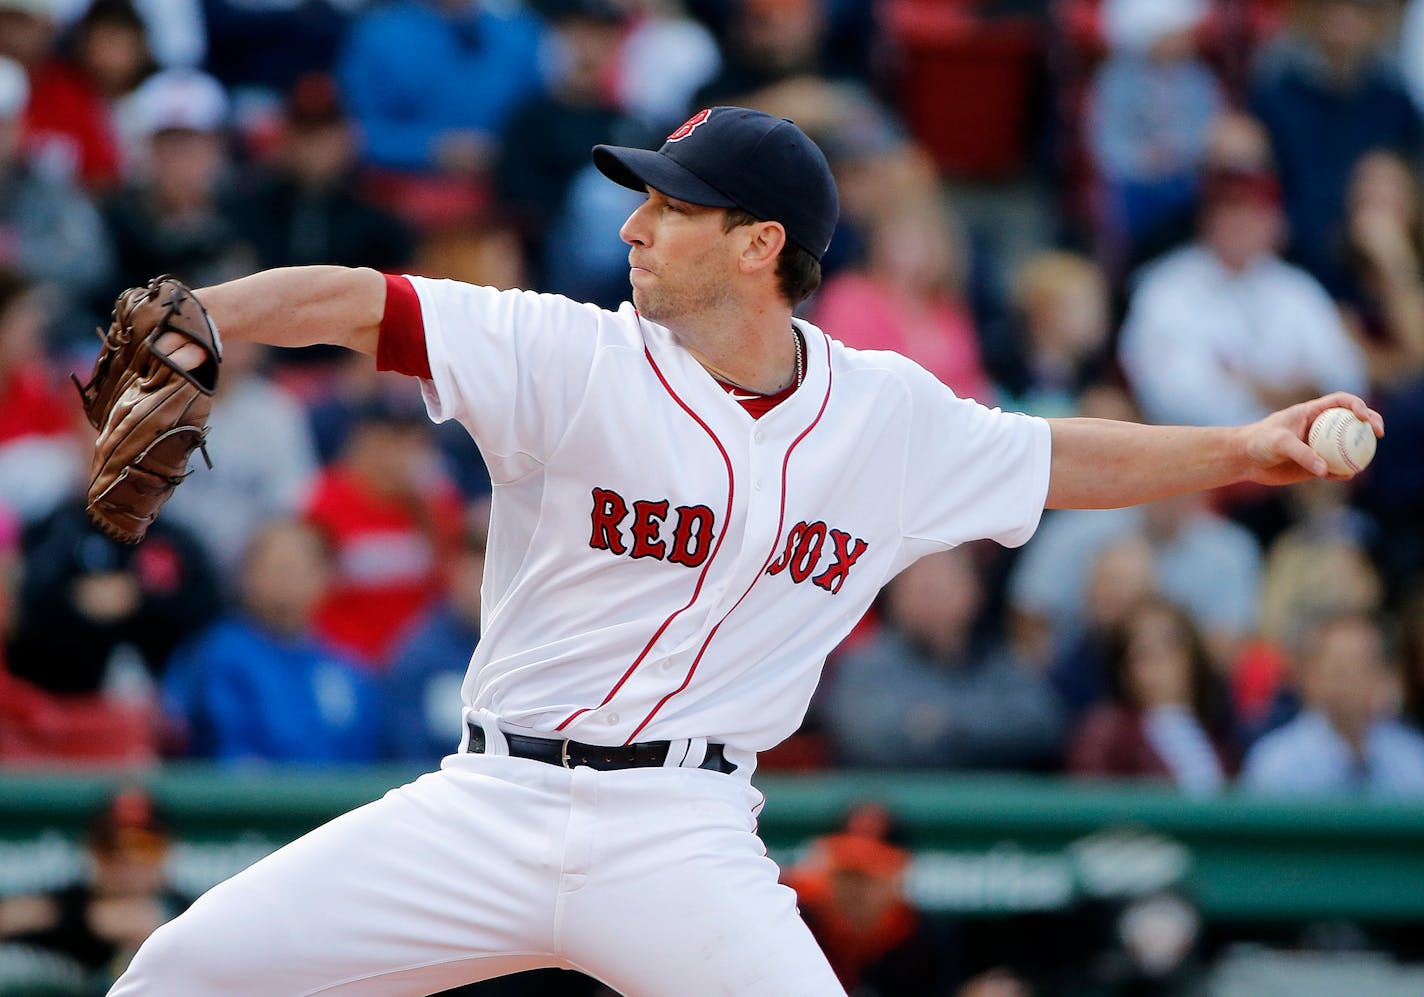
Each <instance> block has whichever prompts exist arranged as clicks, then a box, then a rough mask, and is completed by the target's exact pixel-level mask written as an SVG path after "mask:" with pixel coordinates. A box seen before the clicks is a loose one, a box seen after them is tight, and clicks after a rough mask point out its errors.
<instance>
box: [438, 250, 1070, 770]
mask: <svg viewBox="0 0 1424 997" xmlns="http://www.w3.org/2000/svg"><path fill="white" fill-rule="evenodd" d="M411 283H412V284H413V286H414V288H415V290H416V293H417V295H418V297H419V305H420V321H421V324H422V325H423V335H424V340H425V345H426V355H427V358H428V360H429V365H430V371H431V375H432V379H431V380H428V381H422V389H423V392H424V396H425V401H426V404H427V407H428V409H429V412H430V415H431V417H432V418H434V419H436V420H437V421H443V420H446V419H456V420H458V421H459V422H460V423H462V424H463V425H464V426H465V427H466V428H467V429H468V430H469V432H470V434H471V435H472V436H473V437H474V439H475V440H476V442H477V443H478V444H479V446H480V449H481V451H482V453H483V454H484V457H485V460H486V462H487V463H488V466H489V471H490V476H491V480H492V481H493V483H494V496H493V509H492V514H491V515H492V521H491V529H490V546H489V550H488V555H487V561H486V569H485V580H484V620H483V624H482V628H481V632H482V637H481V640H480V644H479V647H478V649H477V650H476V651H475V654H474V657H473V659H472V661H471V664H470V670H469V673H468V675H467V677H466V680H465V683H464V688H463V696H464V699H465V703H466V706H467V707H468V708H469V709H471V710H487V711H489V712H491V713H493V714H495V715H497V716H498V717H499V718H500V720H501V722H502V723H503V724H504V725H506V726H507V727H509V728H512V729H522V728H527V729H528V730H530V731H531V732H532V733H536V734H544V735H553V736H562V737H568V738H572V739H575V740H580V741H586V742H590V743H595V744H623V743H629V742H632V741H645V740H655V739H664V738H666V739H673V740H676V739H680V738H700V737H705V738H709V739H711V740H714V741H721V742H723V743H725V744H726V745H727V746H728V748H729V749H730V750H729V751H728V755H729V757H731V758H733V760H735V761H737V762H738V763H739V764H740V765H741V766H743V768H742V771H743V772H744V773H746V774H749V773H750V769H751V765H752V758H751V755H752V754H753V753H754V752H757V751H760V750H764V749H766V748H769V747H771V746H773V745H775V744H776V743H778V742H779V741H781V740H782V739H783V738H785V737H786V736H788V735H789V734H791V733H792V732H794V731H795V730H796V728H797V726H798V725H799V724H800V722H801V720H802V717H803V716H804V714H805V711H806V708H807V705H808V703H809V702H810V698H811V694H812V691H813V690H814V688H815V686H816V682H817V679H818V677H819V674H820V669H821V665H822V662H823V661H824V660H825V657H826V655H827V654H828V653H829V652H830V651H831V650H832V649H833V648H834V647H835V646H836V644H837V643H838V642H839V641H840V640H841V639H842V638H844V637H845V635H846V634H847V633H848V632H849V631H850V630H851V628H852V627H853V626H854V625H855V623H856V622H857V621H858V620H859V619H860V617H861V616H862V614H863V613H864V612H865V610H866V608H867V607H868V606H869V605H870V602H871V600H872V599H873V598H874V597H875V594H876V592H877V591H878V590H879V589H880V587H881V586H882V584H883V583H884V582H885V581H886V580H887V579H888V578H890V577H891V576H892V575H893V574H895V573H896V572H897V571H899V570H900V569H901V568H903V567H905V566H906V565H907V564H909V563H910V562H911V561H913V560H915V559H916V558H918V557H920V556H922V555H924V554H927V553H930V552H932V551H935V550H941V549H944V548H947V547H951V546H954V545H956V544H959V543H962V542H964V541H968V540H975V539H979V538H992V539H994V540H997V541H998V542H1000V543H1002V544H1005V545H1010V546H1013V545H1017V544H1021V543H1023V542H1024V541H1025V540H1027V539H1028V537H1029V536H1030V535H1031V534H1032V532H1033V530H1034V528H1035V526H1036V525H1037V523H1038V520H1039V517H1040V515H1041V512H1042V510H1043V505H1044V500H1045V496H1046V494H1047V489H1048V476H1049V451H1050V439H1049V428H1048V425H1047V423H1045V422H1044V421H1042V420H1040V419H1034V418H1030V417H1028V416H1024V415H1018V414H1006V413H1002V412H1000V411H998V410H991V409H987V408H984V407H983V406H981V405H979V404H977V403H975V402H973V401H969V400H965V399H960V398H957V397H956V396H955V395H954V394H953V393H952V392H951V391H950V390H949V389H948V388H946V387H945V386H944V385H943V384H941V383H940V382H939V381H937V380H935V379H934V378H933V377H932V376H931V375H929V374H928V373H926V372H925V371H924V370H923V369H922V368H920V367H918V366H917V365H915V364H914V363H912V362H910V361H909V360H906V359H905V358H903V357H901V356H898V355H896V354H893V353H882V352H860V351H856V350H852V349H848V348H847V347H845V346H843V345H841V344H840V343H839V342H836V341H834V340H831V339H830V338H829V337H827V336H826V335H824V334H823V333H822V332H821V331H820V330H819V329H816V328H815V327H814V326H811V325H808V324H806V323H803V322H798V323H797V324H798V327H799V328H800V330H801V332H802V333H803V335H804V337H805V342H806V347H807V349H806V373H805V381H804V383H803V384H802V385H801V387H800V388H799V389H798V390H797V391H796V392H795V393H794V394H792V395H791V397H790V398H788V399H787V400H786V401H785V402H783V403H781V404H780V405H779V406H777V407H776V408H775V409H773V410H772V411H771V412H769V413H767V414H766V415H764V416H762V417H761V418H760V419H755V420H754V419H753V418H752V417H751V416H750V415H748V413H747V412H746V411H745V410H744V409H743V408H742V407H741V406H740V405H739V404H738V403H737V402H736V401H734V400H733V399H732V398H731V397H729V395H728V394H727V392H726V391H725V390H723V388H722V387H720V386H719V385H718V384H717V382H716V381H714V379H713V378H712V377H711V375H709V374H708V373H707V371H706V370H705V369H704V368H703V367H702V366H701V365H700V364H698V362H697V361H696V360H695V359H694V358H693V357H692V356H691V355H690V354H689V353H688V352H687V351H686V350H684V349H682V348H680V347H679V346H678V345H677V343H676V342H675V340H674V338H673V336H672V334H671V333H670V332H669V331H668V330H667V329H666V328H663V327H661V326H659V325H657V324H655V323H652V322H649V321H646V320H644V319H641V318H640V317H639V315H638V314H637V312H636V311H635V310H634V309H633V307H632V306H631V305H628V304H625V305H624V306H623V307H622V308H621V309H619V310H618V311H617V312H609V311H604V310H601V309H599V308H596V307H594V306H592V305H586V304H579V303H576V302H573V301H570V300H568V299H566V298H563V297H559V296H555V295H542V294H535V293H532V292H521V291H505V292H501V291H497V290H493V289H491V288H485V287H477V286H471V285H467V284H460V283H456V282H451V281H435V280H428V279H423V278H411Z"/></svg>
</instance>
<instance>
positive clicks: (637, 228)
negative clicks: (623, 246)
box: [618, 201, 649, 246]
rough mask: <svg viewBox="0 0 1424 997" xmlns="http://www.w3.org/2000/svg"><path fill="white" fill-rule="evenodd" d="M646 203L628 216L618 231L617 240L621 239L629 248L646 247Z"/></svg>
mask: <svg viewBox="0 0 1424 997" xmlns="http://www.w3.org/2000/svg"><path fill="white" fill-rule="evenodd" d="M648 203H649V202H647V201H644V202H643V203H642V204H640V205H638V207H637V208H636V209H635V210H634V211H633V213H632V214H631V215H629V216H628V219H627V221H625V222H624V223H623V225H622V227H621V228H619V229H618V238H620V239H622V240H623V241H624V242H626V243H627V244H628V245H630V246H646V245H648V243H649V239H648V224H647V210H648Z"/></svg>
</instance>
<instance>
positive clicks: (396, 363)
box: [376, 274, 432, 381]
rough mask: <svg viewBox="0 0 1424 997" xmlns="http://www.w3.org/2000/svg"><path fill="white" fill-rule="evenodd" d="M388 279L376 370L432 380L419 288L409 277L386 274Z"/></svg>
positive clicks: (377, 345) (377, 348)
mask: <svg viewBox="0 0 1424 997" xmlns="http://www.w3.org/2000/svg"><path fill="white" fill-rule="evenodd" d="M385 278H386V310H385V313H384V314H382V316H381V331H380V336H379V338H378V339H377V340H376V369H377V370H393V371H396V372H398V373H401V374H409V375H410V376H412V377H423V378H425V379H426V380H427V381H429V380H432V377H431V373H430V358H429V356H428V355H427V354H426V351H425V323H424V321H423V320H422V319H421V317H420V299H419V298H418V297H416V294H415V288H414V287H412V286H411V283H410V281H409V280H407V279H406V278H405V277H400V276H397V275H394V274H386V275H385Z"/></svg>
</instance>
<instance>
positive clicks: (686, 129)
mask: <svg viewBox="0 0 1424 997" xmlns="http://www.w3.org/2000/svg"><path fill="white" fill-rule="evenodd" d="M711 114H712V109H711V108H710V107H704V108H703V109H702V110H700V111H698V112H697V113H696V114H694V115H693V116H692V117H690V118H688V119H687V120H686V121H684V122H683V123H682V127H680V128H679V129H678V130H677V131H675V132H673V133H672V134H671V135H669V136H668V137H667V140H668V141H669V142H680V141H681V140H682V139H685V138H687V136H689V135H691V134H692V133H693V132H695V131H696V130H697V126H698V125H700V124H702V122H704V121H706V120H707V118H708V117H709V116H710V115H711Z"/></svg>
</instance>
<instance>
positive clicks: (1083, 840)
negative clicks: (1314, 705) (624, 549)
mask: <svg viewBox="0 0 1424 997" xmlns="http://www.w3.org/2000/svg"><path fill="white" fill-rule="evenodd" d="M415 774H416V773H414V772H411V771H409V770H396V769H386V768H381V769H369V770H359V771H352V770H341V771H332V770H327V771H322V772H312V771H292V770H289V769H281V770H273V771H270V772H249V773H244V774H241V775H234V774H232V773H230V772H226V771H220V770H216V769H211V768H206V767H199V766H187V765H179V766H170V767H166V768H164V769H162V770H161V771H155V772H152V773H146V774H139V775H126V776H119V775H116V774H112V773H92V772H90V773H83V774H77V773H74V772H64V773H47V772H13V771H12V772H6V773H0V893H6V892H14V891H17V890H23V889H33V888H43V887H44V886H46V885H48V883H49V882H51V881H57V880H60V879H62V878H63V876H65V875H68V874H71V873H72V872H73V869H74V868H75V867H76V865H77V863H79V862H81V861H82V854H81V852H80V850H79V846H78V842H79V841H80V840H81V839H82V835H83V830H84V827H85V824H86V822H87V820H88V819H89V817H90V816H91V815H92V814H93V813H94V812H95V810H96V809H97V808H98V807H99V805H100V804H101V802H102V801H103V799H104V798H105V797H106V795H107V794H108V793H110V792H111V791H112V790H113V789H114V788H116V787H117V786H119V785H121V784H123V783H125V782H134V781H138V782H142V783H144V784H146V785H148V786H149V787H150V788H151V790H152V791H153V792H154V794H155V795H156V797H157V799H158V801H159V803H160V805H161V806H162V808H163V810H164V812H165V813H166V815H167V816H168V818H169V820H170V823H171V825H172V827H173V830H174V832H175V838H176V839H177V844H176V845H175V847H174V849H173V854H172V856H171V858H170V866H171V871H172V878H174V880H175V881H176V882H177V883H178V884H179V885H180V886H184V887H187V888H188V889H190V890H192V891H195V892H196V891H198V890H201V889H203V888H205V887H206V886H207V885H210V884H211V883H212V882H216V881H217V880H219V879H221V878H223V877H225V876H227V875H231V874H232V872H235V871H237V870H238V869H240V868H242V867H243V866H244V865H246V864H247V863H249V862H251V861H253V860H255V859H256V858H258V857H260V856H261V855H262V854H265V853H266V852H268V851H270V850H272V849H273V848H276V847H278V846H280V845H281V844H282V843H284V842H286V841H289V840H291V839H292V838H293V837H296V836H297V835H299V834H301V833H303V832H305V831H307V830H309V829H310V828H312V827H315V826H316V825H317V824H319V823H321V822H323V821H325V820H327V819H329V818H331V817H333V816H336V815H337V814H339V813H342V812H344V811H346V810H349V809H351V808H353V807H356V806H359V805H361V804H363V803H366V802H368V801H370V800H373V799H375V798H377V797H379V796H380V795H381V794H382V793H383V792H385V791H386V790H387V789H389V788H391V787H392V786H395V785H398V784H400V783H401V782H404V781H406V780H407V779H409V778H411V777H413V776H414V775H415ZM756 782H757V786H758V787H759V788H760V789H761V790H762V791H763V792H764V793H765V794H766V797H767V802H766V806H765V808H764V810H763V811H762V814H761V821H760V827H761V833H762V836H763V837H764V838H765V839H766V841H767V844H768V846H769V847H770V848H771V850H772V854H773V856H774V857H776V858H777V859H779V860H781V861H783V862H789V861H794V860H795V857H796V854H797V851H798V849H799V848H800V847H801V846H803V845H804V843H805V842H806V841H807V840H809V839H810V838H812V837H814V836H815V835H816V834H819V833H821V832H823V831H825V830H827V829H829V828H831V827H833V826H834V825H835V823H836V821H837V819H838V818H839V817H840V816H841V814H843V813H844V811H845V810H846V809H847V807H849V806H850V805H851V804H853V803H855V802H858V801H878V802H881V803H883V804H885V805H886V806H887V807H889V808H890V809H891V811H892V812H894V813H895V814H896V815H898V817H899V818H900V819H901V820H902V821H903V823H904V827H905V831H906V833H907V836H908V838H909V840H910V841H911V843H912V844H913V846H914V848H915V852H916V859H915V862H914V865H913V867H912V869H911V873H910V888H911V891H912V893H913V894H914V895H915V896H916V898H917V899H918V900H919V901H920V902H921V903H923V904H925V905H926V906H928V907H931V908H934V909H939V910H946V911H958V912H962V913H964V914H979V913H982V914H1000V913H1012V912H1019V911H1034V910H1053V909H1060V908H1062V907H1065V906H1067V905H1068V904H1069V903H1071V902H1072V901H1073V900H1074V899H1076V898H1079V897H1082V896H1084V895H1090V896H1091V895H1112V894H1114V893H1123V892H1131V891H1141V890H1145V889H1151V888H1154V887H1155V886H1158V885H1167V884H1176V885H1179V886H1181V887H1182V888H1184V889H1186V890H1187V891H1188V892H1190V893H1191V894H1192V895H1193V896H1195V897H1196V898H1197V900H1198V902H1199V903H1200V905H1201V907H1202V909H1203V911H1204V913H1205V914H1206V915H1207V916H1208V917H1209V918H1214V919H1227V920H1230V919H1240V920H1287V921H1290V920H1306V919H1315V918H1322V917H1326V918H1330V917H1344V918H1356V919H1366V920H1371V921H1379V922H1403V921H1412V920H1419V921H1421V922H1424V801H1420V802H1419V803H1413V804H1400V803H1370V802H1309V801H1294V800H1268V799H1262V798H1258V797H1248V796H1242V795H1229V796H1225V797H1221V798H1216V799H1210V800H1190V799H1183V798H1181V797H1179V796H1176V795H1174V794H1171V793H1168V792H1164V791H1162V790H1159V789H1150V788H1137V787H1125V786H1122V785H1121V784H1116V785H1095V784H1084V783H1070V782H1064V781H1060V780H1055V779H1039V778H1030V777H991V776H983V777H980V776H963V775H954V776H939V775H923V774H915V775H907V774H899V773H854V774H835V775H815V776H804V777H801V776H785V775H776V776H772V775H766V776H761V777H758V779H757V780H756Z"/></svg>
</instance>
